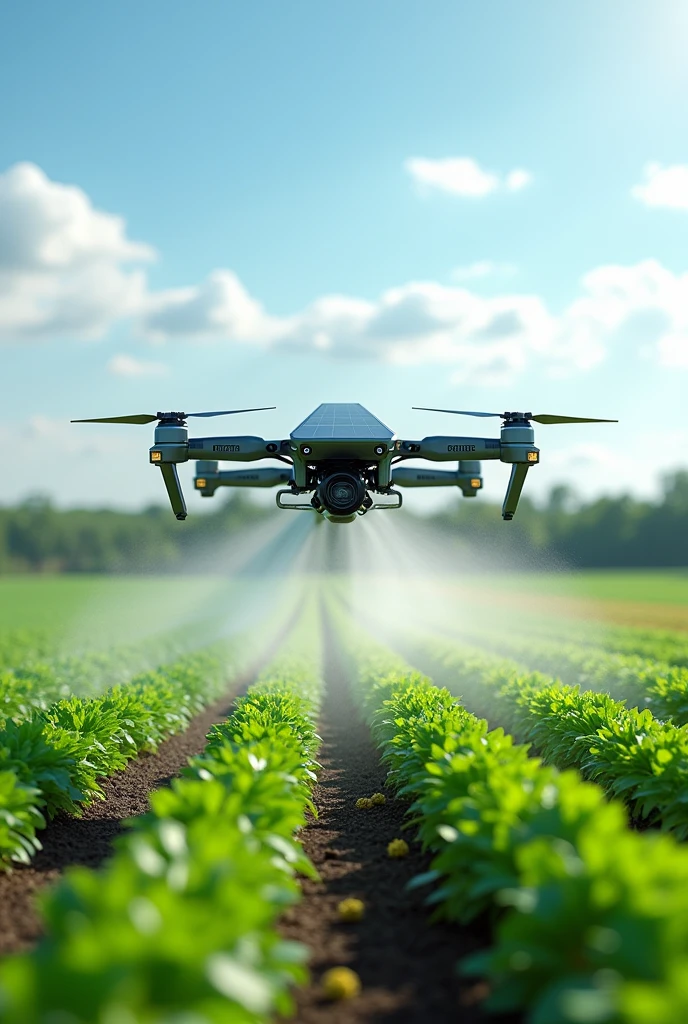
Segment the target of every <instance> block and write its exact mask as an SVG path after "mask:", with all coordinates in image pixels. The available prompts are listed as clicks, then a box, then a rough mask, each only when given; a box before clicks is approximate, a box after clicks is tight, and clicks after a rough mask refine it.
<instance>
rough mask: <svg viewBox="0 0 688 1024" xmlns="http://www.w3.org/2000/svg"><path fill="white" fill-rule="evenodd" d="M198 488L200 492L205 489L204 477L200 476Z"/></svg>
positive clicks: (197, 481) (197, 483)
mask: <svg viewBox="0 0 688 1024" xmlns="http://www.w3.org/2000/svg"><path fill="white" fill-rule="evenodd" d="M196 487H197V488H198V490H199V491H200V490H202V489H203V488H204V487H205V480H204V479H203V477H202V476H199V478H198V479H197V480H196Z"/></svg>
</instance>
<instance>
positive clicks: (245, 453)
mask: <svg viewBox="0 0 688 1024" xmlns="http://www.w3.org/2000/svg"><path fill="white" fill-rule="evenodd" d="M284 445H285V442H283V441H266V440H265V439H264V438H262V437H252V436H250V435H242V436H238V437H191V438H189V445H188V456H187V457H188V458H190V459H213V460H217V459H219V460H221V461H223V462H257V461H258V460H259V459H269V458H275V457H276V456H277V455H279V454H280V452H281V451H282V450H283V448H284ZM287 450H288V446H287Z"/></svg>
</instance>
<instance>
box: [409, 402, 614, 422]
mask: <svg viewBox="0 0 688 1024" xmlns="http://www.w3.org/2000/svg"><path fill="white" fill-rule="evenodd" d="M411 408H412V409H418V410H421V411H422V412H451V413H454V415H456V416H496V417H498V418H499V419H502V420H507V421H509V420H512V421H513V420H527V421H528V422H530V421H531V420H534V421H535V422H536V423H618V422H619V421H618V420H599V419H593V418H591V417H589V416H550V415H548V414H546V413H540V414H539V415H537V416H533V414H532V412H469V411H468V410H467V409H430V408H428V407H427V406H425V405H413V406H411Z"/></svg>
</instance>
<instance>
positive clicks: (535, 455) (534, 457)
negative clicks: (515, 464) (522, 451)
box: [528, 452, 540, 462]
mask: <svg viewBox="0 0 688 1024" xmlns="http://www.w3.org/2000/svg"><path fill="white" fill-rule="evenodd" d="M539 458H540V454H539V452H528V462H538V461H539Z"/></svg>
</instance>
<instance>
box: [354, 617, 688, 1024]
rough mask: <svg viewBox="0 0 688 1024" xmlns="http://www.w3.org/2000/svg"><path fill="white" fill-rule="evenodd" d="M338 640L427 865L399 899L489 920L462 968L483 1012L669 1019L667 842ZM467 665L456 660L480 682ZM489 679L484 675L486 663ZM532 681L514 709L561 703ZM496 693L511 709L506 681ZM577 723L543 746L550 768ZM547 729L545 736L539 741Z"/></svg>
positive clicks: (372, 651) (563, 1021) (680, 998)
mask: <svg viewBox="0 0 688 1024" xmlns="http://www.w3.org/2000/svg"><path fill="white" fill-rule="evenodd" d="M339 626H340V629H341V630H342V632H343V635H344V638H345V644H346V648H347V652H348V655H349V657H350V659H351V661H352V663H353V666H354V677H355V679H356V683H355V686H356V690H357V693H358V695H359V699H360V701H361V703H362V705H363V706H364V708H365V709H366V715H367V717H368V718H369V719H372V721H373V723H374V725H373V728H374V731H375V735H376V738H377V741H378V743H379V745H380V747H381V750H382V755H383V758H384V759H385V761H386V762H387V763H388V764H389V765H390V769H391V774H390V780H391V781H392V782H393V784H394V785H395V787H396V788H397V790H398V791H399V792H400V793H401V794H403V795H405V796H410V797H412V798H414V802H413V804H412V807H411V810H410V816H411V825H412V826H413V827H415V828H416V830H417V833H418V836H419V838H420V840H421V841H422V843H423V845H424V846H425V847H426V848H427V849H429V850H431V851H432V852H433V854H434V856H433V860H432V862H431V867H430V870H429V871H428V872H426V873H425V874H424V875H422V876H420V877H418V878H417V879H415V880H414V883H412V884H415V885H420V886H422V885H432V886H433V888H432V892H431V896H430V897H429V903H430V904H431V905H433V906H434V907H435V913H436V914H439V915H440V916H444V917H448V918H450V919H456V920H461V921H467V920H470V919H471V918H472V917H474V916H475V915H476V914H478V913H480V912H482V911H484V910H487V909H489V910H490V912H491V913H492V916H493V920H494V921H495V925H496V930H495V939H494V944H493V946H492V948H491V949H490V950H488V951H486V952H485V953H482V954H480V955H478V956H474V957H472V958H470V959H469V960H468V961H467V962H464V964H463V970H464V971H465V972H467V973H470V974H480V975H487V977H488V978H489V980H490V983H491V989H492V994H491V996H490V998H489V1000H488V1006H489V1007H490V1008H492V1009H495V1010H508V1011H523V1012H524V1013H525V1017H524V1019H525V1020H526V1021H528V1024H650V1022H651V1021H652V1024H675V1022H676V1021H678V1020H682V1019H683V1017H684V1016H685V1012H686V1008H687V1007H688V1002H687V1001H686V997H687V995H688V986H686V984H685V976H686V972H688V914H687V912H686V911H687V910H688V885H687V884H686V883H687V882H688V852H687V851H686V850H685V849H683V848H682V847H680V846H678V845H677V844H676V843H675V841H674V840H673V839H672V838H671V837H668V836H661V835H658V834H656V833H654V834H653V833H644V834H642V835H640V834H637V833H632V832H630V831H629V830H628V829H627V825H626V819H625V816H624V813H623V810H622V808H621V805H620V804H619V803H615V802H612V803H607V801H606V800H605V798H604V795H603V792H602V790H601V789H600V788H599V787H597V786H595V785H593V784H590V783H586V782H583V781H581V779H580V777H579V776H578V774H577V773H575V772H563V773H560V772H558V771H557V770H556V769H555V768H553V767H543V766H542V765H541V763H540V761H539V760H538V759H536V758H533V757H529V756H528V748H527V747H524V746H518V745H515V744H514V742H513V740H512V738H511V737H510V736H505V735H504V733H503V731H502V730H501V729H495V730H492V731H488V727H487V723H486V722H485V721H482V720H480V719H477V718H475V717H474V716H473V715H471V714H469V713H468V712H467V711H466V710H465V709H463V708H461V707H459V706H458V705H457V703H456V702H455V700H453V699H452V697H451V695H450V694H449V693H448V691H447V690H442V689H439V688H437V687H434V686H433V685H432V684H431V682H430V681H429V680H427V679H426V678H424V677H418V676H417V674H416V675H413V674H412V672H411V670H409V671H408V672H407V674H406V677H405V678H404V676H403V672H400V670H399V665H398V659H396V658H395V659H392V658H390V662H391V663H392V662H393V665H394V674H393V675H391V674H390V673H385V665H384V660H385V658H384V649H382V648H380V647H379V646H377V645H375V644H373V643H372V641H369V640H367V639H366V638H365V637H362V636H361V634H360V633H359V632H356V633H353V631H352V628H351V626H350V624H347V623H346V621H345V620H344V619H343V618H342V616H341V615H340V616H339ZM371 665H374V668H372V669H371ZM477 666H478V662H476V660H475V658H473V659H472V660H470V662H469V669H470V671H472V672H473V673H476V675H477V679H478V680H479V672H476V669H477ZM489 671H490V672H492V673H493V675H495V666H494V661H492V662H491V663H490V666H489ZM376 674H378V682H377V685H376V681H375V678H376ZM394 678H396V681H397V687H396V689H394V687H393V686H392V692H391V693H390V686H389V683H390V681H391V680H393V679H394ZM371 681H372V684H373V685H372V687H371V685H370V684H371ZM498 682H499V673H496V682H495V679H493V681H492V685H494V686H495V689H494V690H492V691H489V693H490V695H489V698H488V699H489V702H490V703H492V702H493V698H494V696H495V694H497V693H499V699H500V702H501V700H502V698H503V693H504V691H503V690H502V691H501V692H500V691H499V689H498ZM502 682H503V680H502ZM538 682H539V680H537V679H535V680H534V679H533V678H532V677H531V679H530V687H529V688H528V687H526V688H525V696H523V699H522V702H521V704H522V705H524V706H525V705H527V704H528V702H529V701H530V700H531V699H533V698H534V697H536V698H537V699H538V700H539V701H540V703H541V705H542V706H543V707H547V706H549V705H551V704H552V702H553V701H556V700H557V699H558V698H559V697H560V696H561V695H562V693H563V688H556V687H555V688H551V691H548V692H546V691H544V690H542V689H541V688H540V687H539V686H538V685H537V683H538ZM486 685H489V684H486ZM509 686H511V687H512V688H513V690H514V693H515V694H516V695H517V696H518V694H519V692H520V691H519V687H518V678H517V677H513V673H512V678H511V679H510V680H508V681H507V686H506V687H504V689H505V690H508V689H509ZM371 693H372V694H373V696H372V697H371ZM375 695H376V696H375ZM584 696H587V695H584ZM593 696H596V697H599V695H593ZM573 697H575V694H573V695H572V699H573ZM606 700H607V701H609V700H610V698H606ZM376 702H378V706H377V708H375V704H376ZM611 703H612V704H613V702H611ZM574 706H575V701H574ZM604 706H605V702H604V701H603V700H600V701H599V702H598V704H597V705H595V707H594V708H592V709H588V715H589V720H588V723H587V725H586V726H585V727H586V728H587V727H590V728H592V727H593V726H594V725H596V724H597V722H596V720H595V714H596V713H597V712H598V711H600V709H602V710H601V713H603V711H604ZM521 710H523V707H521ZM524 713H525V712H524ZM628 714H631V715H634V716H636V717H635V718H633V719H632V721H633V722H634V723H635V724H636V725H637V726H638V727H640V728H647V727H652V728H654V727H657V728H660V729H661V728H662V726H661V725H660V723H655V725H654V726H652V723H653V721H654V720H653V719H652V716H651V715H650V714H649V712H642V713H640V712H637V711H634V712H632V713H628ZM562 716H563V718H564V719H565V718H566V713H565V712H562V709H561V708H560V707H559V708H557V709H555V710H552V721H553V720H554V719H557V718H558V717H562ZM526 720H530V719H529V718H527V719H526ZM580 724H581V723H580V720H578V725H577V726H576V725H571V732H570V733H569V734H568V736H566V737H564V736H562V737H561V739H560V740H557V743H560V744H561V748H562V749H561V752H560V753H561V756H562V757H563V756H564V752H566V753H567V756H568V752H567V744H571V743H575V742H576V739H575V736H573V732H574V731H575V729H576V727H578V728H580ZM548 728H551V721H550V722H549V724H548V726H547V727H543V730H542V731H543V734H545V735H547V731H548ZM598 731H599V730H598ZM638 744H639V746H640V747H641V748H642V743H640V734H639V737H638ZM587 745H588V741H587V740H586V741H583V747H584V748H585V747H586V746H587ZM662 749H665V748H662ZM662 760H663V759H662V758H659V761H660V762H661V761H662ZM667 763H668V762H667ZM684 792H685V787H684Z"/></svg>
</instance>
